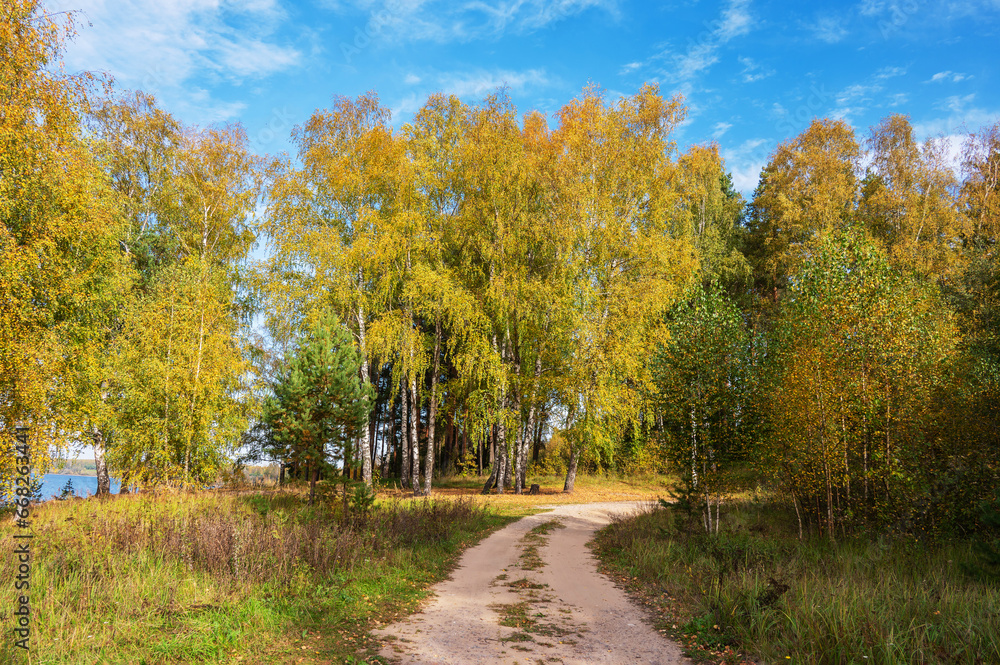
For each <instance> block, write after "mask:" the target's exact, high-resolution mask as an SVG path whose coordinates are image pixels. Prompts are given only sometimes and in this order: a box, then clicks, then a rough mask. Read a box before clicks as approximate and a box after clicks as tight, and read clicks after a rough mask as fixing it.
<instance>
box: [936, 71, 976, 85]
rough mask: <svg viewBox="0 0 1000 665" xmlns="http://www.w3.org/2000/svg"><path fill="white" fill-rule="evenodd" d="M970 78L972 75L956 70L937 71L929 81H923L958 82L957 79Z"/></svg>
mask: <svg viewBox="0 0 1000 665" xmlns="http://www.w3.org/2000/svg"><path fill="white" fill-rule="evenodd" d="M970 78H972V77H971V76H968V75H966V74H959V73H957V72H952V71H946V72H938V73H937V74H935V75H934V76H932V77H931V78H930V80H929V81H925V83H949V82H950V83H958V82H959V81H964V80H966V79H970Z"/></svg>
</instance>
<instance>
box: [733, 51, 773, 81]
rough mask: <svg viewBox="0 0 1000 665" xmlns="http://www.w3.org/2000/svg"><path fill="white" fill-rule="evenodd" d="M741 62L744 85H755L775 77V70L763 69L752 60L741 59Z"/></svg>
mask: <svg viewBox="0 0 1000 665" xmlns="http://www.w3.org/2000/svg"><path fill="white" fill-rule="evenodd" d="M739 61H740V64H741V65H743V71H741V72H740V75H741V76H742V77H743V82H744V83H753V82H755V81H760V80H761V79H766V78H767V77H769V76H773V75H774V70H773V69H764V68H762V67H761V66H760V65H759V64H758V63H756V62H754V61H753V59H752V58H743V57H741V58H739Z"/></svg>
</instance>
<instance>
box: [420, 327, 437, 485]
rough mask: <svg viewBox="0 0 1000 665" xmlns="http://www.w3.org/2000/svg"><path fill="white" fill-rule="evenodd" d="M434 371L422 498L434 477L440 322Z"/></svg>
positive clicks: (428, 415) (435, 340) (435, 334)
mask: <svg viewBox="0 0 1000 665" xmlns="http://www.w3.org/2000/svg"><path fill="white" fill-rule="evenodd" d="M433 367H434V371H433V373H432V374H431V399H430V404H429V405H428V407H427V456H426V457H425V458H424V496H430V495H431V479H432V478H433V477H434V420H435V417H436V416H437V382H438V371H439V370H440V369H441V322H440V321H437V322H436V323H435V326H434V363H433Z"/></svg>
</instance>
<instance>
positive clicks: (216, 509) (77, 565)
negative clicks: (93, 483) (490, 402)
mask: <svg viewBox="0 0 1000 665" xmlns="http://www.w3.org/2000/svg"><path fill="white" fill-rule="evenodd" d="M332 492H333V490H332V489H331V488H330V487H329V486H327V485H326V484H325V483H321V484H320V488H319V493H320V496H321V497H322V498H321V500H319V501H317V502H316V504H315V505H313V506H308V505H307V503H306V499H307V497H306V492H305V491H304V490H299V491H273V492H247V493H224V492H203V493H163V494H140V495H131V496H129V495H126V496H117V497H113V498H106V499H97V498H92V499H88V500H78V501H66V502H56V501H51V502H48V503H46V504H42V505H39V506H37V507H36V508H34V509H33V512H32V526H33V531H34V534H35V536H34V539H33V541H32V545H31V546H32V555H33V556H32V571H31V589H30V592H31V603H32V606H31V611H32V617H33V622H32V627H31V630H32V633H31V647H32V653H33V654H35V655H36V656H40V657H41V658H42V659H43V660H42V661H41V662H45V663H94V662H101V663H194V662H207V663H232V662H257V663H265V662H268V663H270V662H277V663H281V662H340V663H342V662H345V660H349V659H350V658H355V657H358V658H359V659H364V658H366V657H370V656H372V655H373V652H371V651H369V647H370V646H371V644H370V643H369V638H368V632H367V631H368V629H369V628H370V627H371V626H373V625H374V624H376V623H379V622H386V621H390V620H392V619H393V618H395V617H398V616H400V615H402V614H405V613H408V612H410V611H413V610H414V609H415V608H416V607H417V606H418V604H419V602H420V601H421V600H422V599H423V598H424V597H425V596H426V593H427V592H426V589H427V587H428V586H430V585H431V584H432V583H434V582H436V581H439V580H441V579H442V578H443V577H444V576H445V575H446V574H447V573H448V572H449V571H450V569H451V567H452V566H453V564H454V563H455V561H456V559H457V557H458V555H459V554H460V553H461V551H462V550H463V549H464V548H465V547H466V546H468V545H470V544H472V543H474V542H476V541H478V540H479V539H480V538H482V537H483V536H485V535H487V534H488V533H490V532H491V531H493V530H494V529H496V528H498V527H500V526H503V525H505V524H507V523H509V522H510V521H512V520H513V519H515V517H514V515H516V514H517V513H515V512H514V511H507V514H503V513H501V512H500V511H497V510H495V509H493V508H491V507H490V506H488V505H486V504H485V503H484V504H476V503H474V502H473V501H472V500H470V499H462V498H456V499H454V500H434V501H432V500H430V499H419V500H414V499H409V500H405V501H401V500H396V499H388V500H379V501H376V502H374V503H373V504H372V505H368V506H367V507H366V505H365V502H364V501H363V500H356V499H352V501H351V504H350V508H349V510H348V512H347V513H346V514H345V513H344V511H343V501H342V497H340V496H333V495H332ZM520 514H523V512H522V513H520ZM16 532H18V530H17V528H16V526H15V525H14V524H13V523H12V522H10V521H9V520H4V524H3V527H2V530H0V549H2V550H3V551H5V552H12V551H14V544H15V541H14V539H13V536H14V534H15V533H16ZM16 565H17V563H16V561H15V558H14V557H11V556H4V557H2V558H0V584H2V587H0V594H2V595H3V597H4V598H14V597H15V595H16V594H15V590H14V579H15V574H16V571H15V570H14V568H15V567H16ZM0 661H2V662H22V661H23V662H27V659H26V657H25V654H24V653H22V652H21V650H20V649H16V648H14V645H13V641H12V640H4V641H3V643H2V644H0ZM373 662H374V661H373Z"/></svg>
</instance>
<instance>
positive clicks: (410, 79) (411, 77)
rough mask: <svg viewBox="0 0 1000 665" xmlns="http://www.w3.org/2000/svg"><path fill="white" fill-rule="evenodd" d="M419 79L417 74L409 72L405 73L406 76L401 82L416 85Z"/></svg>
mask: <svg viewBox="0 0 1000 665" xmlns="http://www.w3.org/2000/svg"><path fill="white" fill-rule="evenodd" d="M420 80H421V79H420V77H419V76H417V75H416V74H414V73H412V72H411V73H409V74H407V75H406V78H405V79H403V82H404V83H406V85H416V84H418V83H420Z"/></svg>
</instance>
